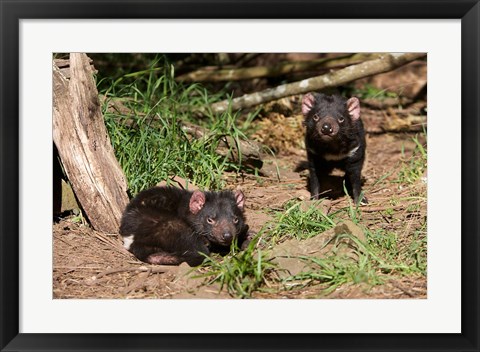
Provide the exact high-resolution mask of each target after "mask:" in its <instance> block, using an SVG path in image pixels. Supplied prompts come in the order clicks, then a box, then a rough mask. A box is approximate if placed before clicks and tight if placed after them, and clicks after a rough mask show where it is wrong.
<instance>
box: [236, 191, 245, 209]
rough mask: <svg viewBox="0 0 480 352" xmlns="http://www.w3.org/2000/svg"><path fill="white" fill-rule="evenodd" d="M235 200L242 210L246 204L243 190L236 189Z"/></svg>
mask: <svg viewBox="0 0 480 352" xmlns="http://www.w3.org/2000/svg"><path fill="white" fill-rule="evenodd" d="M235 200H236V202H237V206H238V207H239V208H240V210H243V207H244V206H245V196H244V195H243V192H242V191H239V190H237V191H235Z"/></svg>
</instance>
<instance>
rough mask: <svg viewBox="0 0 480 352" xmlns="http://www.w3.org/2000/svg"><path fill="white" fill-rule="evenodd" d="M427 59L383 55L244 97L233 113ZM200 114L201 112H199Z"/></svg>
mask: <svg viewBox="0 0 480 352" xmlns="http://www.w3.org/2000/svg"><path fill="white" fill-rule="evenodd" d="M424 56H426V54H425V53H406V54H385V55H381V56H380V57H379V58H378V59H375V60H369V61H365V62H362V63H360V64H357V65H352V66H348V67H345V68H343V69H340V70H338V71H335V72H331V73H327V74H325V75H321V76H316V77H312V78H307V79H304V80H302V81H299V82H294V83H288V84H283V85H281V86H278V87H275V88H270V89H266V90H264V91H261V92H257V93H252V94H245V95H243V96H241V97H238V98H235V99H233V100H232V101H231V104H232V106H231V108H232V110H239V109H245V108H251V107H253V106H256V105H259V104H263V103H266V102H268V101H272V100H276V99H280V98H283V97H286V96H290V95H295V94H303V93H308V92H311V91H315V90H320V89H324V88H328V87H335V86H339V85H341V84H345V83H348V82H351V81H354V80H356V79H359V78H364V77H368V76H372V75H375V74H378V73H382V72H387V71H391V70H393V69H395V68H397V67H400V66H402V65H405V64H406V63H408V62H410V61H413V60H416V59H420V58H422V57H424ZM228 104H229V101H228V100H223V101H221V102H218V103H215V104H212V105H211V109H212V111H213V112H216V113H220V112H224V111H226V110H227V108H228ZM199 113H200V114H202V113H203V112H202V111H199Z"/></svg>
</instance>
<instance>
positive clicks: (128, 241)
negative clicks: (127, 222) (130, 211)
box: [123, 235, 135, 251]
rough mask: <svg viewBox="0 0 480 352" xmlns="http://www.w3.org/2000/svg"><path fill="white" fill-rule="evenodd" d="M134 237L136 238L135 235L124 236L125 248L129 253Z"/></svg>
mask: <svg viewBox="0 0 480 352" xmlns="http://www.w3.org/2000/svg"><path fill="white" fill-rule="evenodd" d="M134 237H135V236H133V235H130V236H124V237H123V247H124V248H125V249H126V250H127V251H128V250H130V246H131V245H132V243H133V240H134Z"/></svg>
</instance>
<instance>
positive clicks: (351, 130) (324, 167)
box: [302, 93, 367, 204]
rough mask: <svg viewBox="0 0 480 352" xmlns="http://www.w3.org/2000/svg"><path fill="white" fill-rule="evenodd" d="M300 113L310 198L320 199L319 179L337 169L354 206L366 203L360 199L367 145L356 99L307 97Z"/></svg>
mask: <svg viewBox="0 0 480 352" xmlns="http://www.w3.org/2000/svg"><path fill="white" fill-rule="evenodd" d="M302 113H303V115H304V117H305V119H304V122H303V123H304V125H305V126H306V134H305V146H306V148H307V157H308V169H309V173H310V181H309V186H310V193H311V196H312V198H313V199H318V198H319V194H320V178H321V176H323V175H328V174H329V173H330V172H331V171H332V170H333V168H339V169H341V170H343V171H345V184H346V187H347V189H348V190H349V192H352V193H353V199H354V201H355V203H357V204H358V203H360V201H362V202H363V203H366V202H367V200H366V198H365V197H363V199H360V195H361V190H362V185H361V172H362V167H363V161H364V160H365V147H366V143H365V131H364V129H363V123H362V120H361V119H360V101H359V100H358V98H355V97H352V98H350V99H346V98H344V97H342V96H340V95H325V94H322V93H308V94H306V95H305V96H304V97H303V100H302Z"/></svg>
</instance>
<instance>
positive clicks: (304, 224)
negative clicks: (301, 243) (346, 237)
mask: <svg viewBox="0 0 480 352" xmlns="http://www.w3.org/2000/svg"><path fill="white" fill-rule="evenodd" d="M321 202H322V200H319V201H316V202H313V204H312V205H310V206H309V207H308V208H306V209H302V204H303V203H304V202H302V201H289V202H287V203H286V204H285V206H284V210H282V211H277V212H275V213H274V220H273V221H271V223H270V226H269V227H270V228H271V231H269V233H268V235H267V236H266V238H268V239H270V240H272V242H276V241H278V240H279V239H285V238H296V239H299V240H301V239H306V238H310V237H313V236H315V235H318V234H319V233H322V232H324V231H326V230H328V229H331V228H332V227H334V226H335V222H334V221H333V219H332V218H331V217H329V216H327V215H325V214H324V212H323V211H322V208H321Z"/></svg>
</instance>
